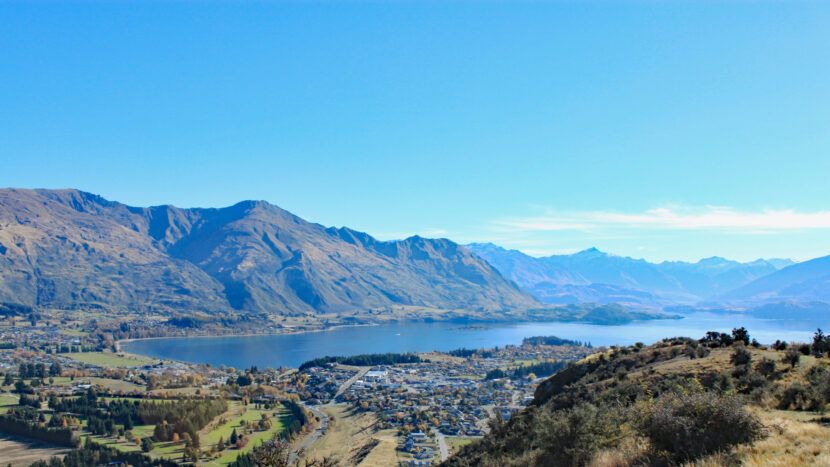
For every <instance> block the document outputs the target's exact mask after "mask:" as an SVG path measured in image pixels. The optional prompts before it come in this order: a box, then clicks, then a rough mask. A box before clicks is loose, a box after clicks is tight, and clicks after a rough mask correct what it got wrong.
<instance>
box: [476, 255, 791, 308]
mask: <svg viewBox="0 0 830 467" xmlns="http://www.w3.org/2000/svg"><path fill="white" fill-rule="evenodd" d="M467 248H469V249H470V250H471V251H472V252H474V253H476V254H477V255H479V256H481V257H482V258H484V259H486V260H487V261H488V262H489V263H490V264H492V265H493V266H494V267H495V268H496V269H498V270H499V271H501V272H502V274H504V275H505V276H506V277H508V278H510V279H512V280H513V281H515V282H516V283H517V284H519V285H520V286H522V287H524V288H525V289H526V290H529V291H531V292H533V293H534V294H536V296H537V297H539V298H540V299H541V300H542V301H545V302H548V303H578V302H582V301H591V302H596V303H612V302H614V303H625V304H631V305H641V306H664V305H668V304H670V303H696V302H699V301H701V300H705V299H708V298H711V297H714V296H717V295H719V294H722V293H723V292H725V291H727V290H731V289H734V288H736V287H740V286H742V285H745V284H747V283H749V282H751V281H753V280H755V279H757V278H760V277H763V276H766V275H768V274H771V273H773V272H775V271H777V270H778V269H779V268H780V267H783V266H786V265H789V264H792V262H791V261H790V260H769V261H768V260H757V261H753V262H749V263H739V262H737V261H730V260H726V259H723V258H718V257H713V258H706V259H702V260H700V261H698V262H697V263H688V262H683V261H672V262H668V261H667V262H662V263H650V262H648V261H645V260H642V259H632V258H627V257H622V256H616V255H612V254H608V253H604V252H602V251H599V250H597V249H596V248H590V249H587V250H584V251H580V252H579V253H575V254H571V255H554V256H548V257H543V258H534V257H532V256H528V255H525V254H524V253H522V252H519V251H516V250H506V249H504V248H501V247H498V246H496V245H493V244H471V245H467Z"/></svg>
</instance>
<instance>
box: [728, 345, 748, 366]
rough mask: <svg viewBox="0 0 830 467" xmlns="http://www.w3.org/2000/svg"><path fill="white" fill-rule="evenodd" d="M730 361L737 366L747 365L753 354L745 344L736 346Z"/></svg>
mask: <svg viewBox="0 0 830 467" xmlns="http://www.w3.org/2000/svg"><path fill="white" fill-rule="evenodd" d="M729 361H730V362H732V364H733V365H735V366H737V365H747V364H749V362H751V361H752V354H751V353H749V351H748V350H746V347H744V346H743V345H738V346H735V350H733V351H732V356H731V357H729Z"/></svg>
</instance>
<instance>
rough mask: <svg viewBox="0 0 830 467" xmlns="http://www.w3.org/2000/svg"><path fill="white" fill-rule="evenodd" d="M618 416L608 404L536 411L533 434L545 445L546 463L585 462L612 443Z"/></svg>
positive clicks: (615, 434)
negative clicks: (538, 414)
mask: <svg viewBox="0 0 830 467" xmlns="http://www.w3.org/2000/svg"><path fill="white" fill-rule="evenodd" d="M619 420H620V418H619V411H616V410H614V409H613V408H612V407H609V406H601V407H597V406H595V405H593V404H588V403H585V404H579V405H577V406H575V407H574V408H572V409H568V410H561V411H557V412H545V413H544V414H540V417H539V420H538V421H537V424H536V431H537V432H536V435H537V436H536V437H535V438H536V439H537V440H538V441H539V442H540V445H542V446H544V447H545V453H544V458H545V459H546V461H547V462H548V463H549V464H548V465H585V464H587V463H588V461H590V460H591V457H593V455H594V454H595V453H596V452H597V451H598V450H599V449H601V448H605V447H612V446H613V444H612V443H610V441H611V440H613V439H616V438H617V437H618V436H619V434H620V427H619V426H620V423H619Z"/></svg>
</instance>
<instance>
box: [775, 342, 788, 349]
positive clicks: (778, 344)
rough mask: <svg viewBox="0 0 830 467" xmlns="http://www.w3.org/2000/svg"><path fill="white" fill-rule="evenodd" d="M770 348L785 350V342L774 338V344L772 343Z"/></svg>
mask: <svg viewBox="0 0 830 467" xmlns="http://www.w3.org/2000/svg"><path fill="white" fill-rule="evenodd" d="M772 348H773V349H775V350H787V342H786V341H780V340H776V341H775V343H774V344H772Z"/></svg>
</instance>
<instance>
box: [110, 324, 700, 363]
mask: <svg viewBox="0 0 830 467" xmlns="http://www.w3.org/2000/svg"><path fill="white" fill-rule="evenodd" d="M683 318H684V316H683V315H680V314H671V315H670V314H665V315H664V316H661V317H654V318H650V319H633V320H630V321H627V322H623V323H605V324H603V323H596V322H591V321H590V320H588V321H583V320H540V319H502V320H498V319H494V320H481V321H479V320H474V321H472V322H471V321H470V320H469V319H467V318H453V319H446V320H429V319H427V320H424V319H404V320H388V321H384V322H381V323H360V324H335V325H332V326H325V327H322V328H320V329H304V330H297V331H295V330H290V331H286V332H262V333H251V332H248V333H241V334H201V335H197V336H153V337H131V338H128V339H119V340H117V341H116V342H115V344H116V346H117V347H118V349H119V352H124V351H123V350H121V344H122V343H130V342H138V341H151V340H161V339H204V338H210V339H218V338H223V337H229V338H238V337H256V336H290V335H297V334H310V333H317V332H328V331H333V330H336V329H342V328H360V327H373V326H387V325H392V324H441V323H452V324H459V325H463V326H462V327H461V328H459V329H464V328H468V329H475V328H479V327H481V328H482V329H485V328H487V327H491V326H497V325H510V324H533V323H563V324H564V323H571V324H587V325H591V326H620V325H626V324H631V323H637V322H647V321H666V320H679V319H683ZM136 355H139V354H136Z"/></svg>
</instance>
